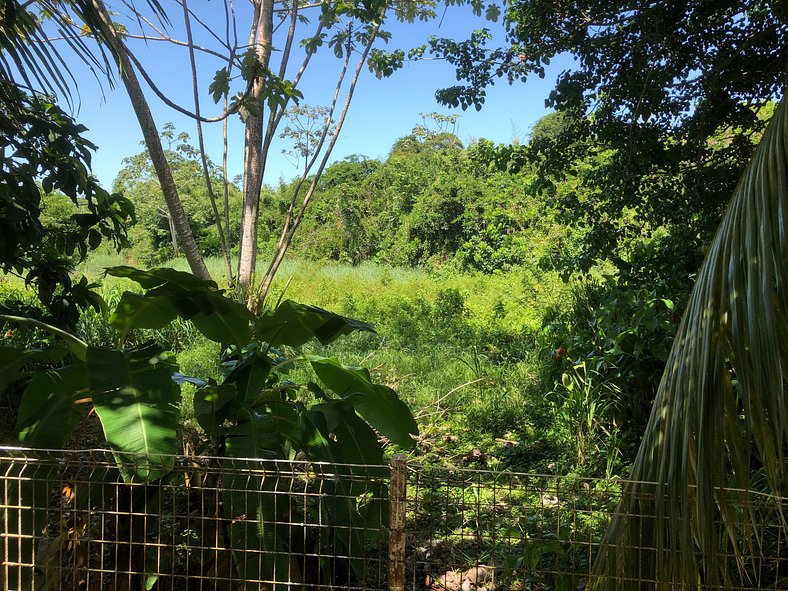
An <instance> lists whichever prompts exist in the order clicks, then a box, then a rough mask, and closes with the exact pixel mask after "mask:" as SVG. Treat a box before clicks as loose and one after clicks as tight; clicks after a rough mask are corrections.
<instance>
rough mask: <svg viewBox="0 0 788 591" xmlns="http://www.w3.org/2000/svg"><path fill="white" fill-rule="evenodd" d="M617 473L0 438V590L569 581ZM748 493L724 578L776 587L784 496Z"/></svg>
mask: <svg viewBox="0 0 788 591" xmlns="http://www.w3.org/2000/svg"><path fill="white" fill-rule="evenodd" d="M140 468H144V470H140ZM145 470H147V471H148V472H147V473H148V474H153V473H155V472H156V471H157V470H158V472H159V473H166V476H164V477H162V478H157V479H155V480H153V481H149V482H147V483H144V482H140V481H135V478H134V475H139V474H140V473H143V474H144V473H146V472H145ZM149 480H152V479H149ZM624 484H625V482H624V481H620V480H600V479H588V478H577V477H558V476H539V475H529V474H519V473H512V472H504V471H498V472H496V471H490V470H472V469H452V468H445V467H429V466H418V465H413V464H408V463H406V461H405V460H404V458H396V459H395V460H393V461H392V462H391V464H390V465H384V466H359V465H345V464H342V465H339V464H324V463H318V462H299V461H284V460H272V459H232V458H217V457H204V456H199V457H176V456H164V457H157V459H156V463H155V465H152V464H151V462H150V460H149V459H143V458H134V457H130V456H124V455H122V454H118V453H113V452H110V451H105V450H89V451H62V450H23V449H18V448H0V518H1V519H2V523H1V524H0V557H2V561H3V564H2V569H0V589H6V590H8V591H27V590H29V589H35V590H45V591H49V590H59V591H71V590H87V591H105V590H106V591H132V590H134V591H136V590H138V589H144V590H147V591H163V590H167V591H171V590H172V591H175V590H200V591H252V590H254V591H259V590H263V589H266V590H270V591H289V590H293V591H295V590H299V591H302V590H303V591H312V590H315V591H317V590H322V589H326V590H327V589H332V590H333V589H347V590H359V591H362V590H377V589H380V590H382V589H388V590H390V591H404V590H405V589H408V590H410V591H417V590H427V589H430V590H434V591H526V590H548V589H556V590H582V589H584V588H586V587H587V586H589V583H590V582H591V580H592V579H591V575H590V573H591V566H592V563H593V560H594V557H595V555H596V552H597V549H598V546H599V543H600V541H601V539H602V538H603V536H604V533H605V531H606V528H607V525H608V523H609V521H610V518H611V517H612V515H613V514H614V512H615V510H616V507H617V505H618V502H619V500H620V498H621V494H622V493H621V491H622V488H623V487H624ZM746 498H747V499H748V501H747V503H748V505H747V506H746V507H745V506H740V507H737V509H738V510H739V511H740V513H741V514H742V515H744V514H748V515H755V516H756V517H757V518H758V519H759V520H760V522H761V524H762V525H763V527H762V528H760V538H759V543H758V545H757V546H756V547H755V548H756V550H757V551H756V552H751V553H750V555H748V556H746V557H745V558H744V564H739V565H736V564H735V562H734V560H733V557H732V556H727V558H729V559H730V562H731V572H732V573H733V578H732V579H731V581H733V582H732V583H731V582H730V581H729V583H728V584H727V585H726V587H725V588H726V589H737V590H742V591H743V590H750V589H788V550H786V546H785V542H786V541H787V540H786V539H785V536H786V531H785V526H784V523H783V521H782V511H783V509H784V507H785V499H784V498H782V497H775V496H772V495H759V494H754V495H748V496H747V497H746ZM645 550H648V549H647V548H646V549H645ZM740 567H743V568H740ZM630 581H631V579H630ZM638 582H639V583H640V584H642V585H643V586H642V588H644V589H646V588H649V586H650V588H653V581H649V580H648V578H647V577H643V578H639V579H638ZM704 588H712V587H704Z"/></svg>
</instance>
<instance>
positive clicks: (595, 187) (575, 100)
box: [431, 0, 788, 289]
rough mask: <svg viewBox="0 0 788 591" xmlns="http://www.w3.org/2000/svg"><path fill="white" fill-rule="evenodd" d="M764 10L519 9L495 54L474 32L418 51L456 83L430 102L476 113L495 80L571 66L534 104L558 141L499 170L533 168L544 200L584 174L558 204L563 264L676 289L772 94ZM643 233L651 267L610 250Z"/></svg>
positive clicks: (778, 26) (674, 6) (760, 4)
mask: <svg viewBox="0 0 788 591" xmlns="http://www.w3.org/2000/svg"><path fill="white" fill-rule="evenodd" d="M778 6H779V4H778V3H774V2H769V1H766V0H760V1H757V2H745V1H743V0H724V1H721V2H720V1H713V2H712V1H708V0H693V1H691V2H689V3H686V2H685V3H676V2H667V3H649V2H638V3H635V4H632V3H627V2H620V1H616V0H585V1H583V2H577V3H570V4H566V3H555V2H544V1H542V0H520V1H517V2H513V3H511V4H509V5H508V6H507V8H506V12H505V22H506V25H507V30H508V40H509V42H510V44H509V46H507V47H504V48H499V49H488V48H487V44H488V42H489V41H488V36H484V35H481V34H480V35H477V36H476V38H474V39H472V40H469V41H468V42H464V43H457V42H453V41H451V40H446V39H434V40H433V41H432V43H431V49H432V51H433V52H434V53H437V54H439V55H442V56H444V57H446V58H447V59H448V60H449V61H450V62H452V63H454V64H455V65H456V66H457V74H458V77H459V78H461V79H462V80H463V81H464V82H465V83H464V84H460V85H458V86H455V87H452V88H448V89H444V90H442V91H439V92H438V94H437V97H438V99H439V101H441V102H443V103H445V104H449V105H453V106H461V107H463V108H466V107H468V106H471V105H473V106H476V107H480V106H481V105H482V103H483V101H484V90H485V87H486V86H487V85H490V84H493V83H494V82H495V81H496V80H498V79H499V78H503V79H505V80H507V81H509V82H510V83H512V82H514V81H516V80H527V79H528V77H529V76H532V75H539V76H544V75H545V73H546V65H547V64H549V63H550V61H551V60H552V59H554V58H555V57H556V56H558V55H559V54H562V53H569V54H571V55H572V56H574V57H575V59H576V61H575V65H574V66H573V67H571V68H569V69H567V70H566V71H564V72H563V73H561V74H560V75H559V76H558V80H557V83H556V86H555V89H554V90H553V92H552V93H551V94H550V96H549V97H548V99H547V101H546V103H547V106H549V107H553V108H555V109H556V111H557V112H558V113H561V115H560V116H561V117H563V121H562V122H561V126H560V127H561V131H562V133H559V134H557V135H552V136H548V137H545V136H544V135H540V134H536V136H535V137H534V138H532V139H533V140H534V141H532V142H531V144H530V145H529V146H522V147H519V148H515V149H512V148H508V152H509V154H510V155H511V154H512V152H514V155H513V157H512V158H508V160H509V165H511V164H512V163H515V164H516V163H517V162H523V161H530V162H536V163H538V164H539V166H540V171H541V176H542V177H543V179H544V182H543V183H542V185H541V186H542V188H545V187H547V188H549V187H550V186H552V184H554V183H555V182H556V181H557V180H561V179H565V178H567V177H571V176H573V175H576V174H577V172H578V161H584V162H586V163H590V165H591V168H590V169H589V170H588V171H587V172H586V173H585V174H584V175H583V178H582V181H583V187H582V191H578V192H576V193H575V194H573V195H569V196H567V198H565V199H564V200H563V201H562V202H561V206H562V207H563V209H564V214H565V219H566V222H567V223H573V224H575V225H578V226H584V227H585V228H586V237H585V239H584V240H583V244H584V248H583V250H582V251H581V252H580V253H579V256H577V257H573V258H571V259H568V260H565V261H563V265H565V266H571V267H572V268H573V269H580V270H582V271H585V270H588V269H589V268H590V267H591V266H592V265H593V264H595V262H597V261H599V260H603V259H606V258H607V259H611V260H612V261H613V262H614V263H615V264H616V265H617V266H618V268H619V271H620V272H621V273H622V274H624V275H626V274H628V273H630V272H631V273H633V274H635V275H638V274H641V275H642V274H646V275H648V274H649V269H648V267H652V268H653V267H656V268H660V267H662V268H665V267H667V268H670V269H671V270H672V271H671V272H673V273H675V272H676V270H677V269H680V268H681V269H684V274H685V277H686V279H685V281H684V284H685V286H686V285H688V283H689V279H688V277H689V275H690V274H692V273H694V272H695V270H696V269H697V267H698V265H699V264H700V261H701V257H702V253H703V252H704V249H705V247H706V246H707V245H708V243H709V241H710V239H711V236H712V235H713V232H714V229H715V228H716V226H717V224H718V222H719V220H720V217H721V215H722V212H723V209H724V206H725V204H726V202H727V199H728V197H729V196H730V194H731V192H732V190H733V188H734V186H735V184H736V182H737V179H738V178H739V177H740V175H741V173H742V171H743V170H744V167H745V166H746V164H747V162H748V161H749V159H750V157H751V155H752V153H753V150H754V146H755V142H754V139H757V137H758V136H759V134H760V133H762V131H763V129H764V126H765V124H766V121H767V120H768V117H767V116H761V115H760V112H761V110H763V108H764V106H766V105H768V103H769V102H770V101H772V100H774V99H775V97H778V96H779V94H780V91H781V88H782V83H783V79H784V75H785V64H786V59H788V53H786V51H788V50H787V49H786V48H788V44H787V43H786V41H788V25H787V24H786V21H785V18H784V16H785V15H784V13H780V12H779V10H778V8H777V7H778ZM542 127H544V126H542ZM626 212H630V213H631V212H634V215H629V216H626V215H624V214H625V213H626ZM656 228H667V229H668V230H669V233H670V239H669V240H666V241H665V242H663V244H662V246H661V254H660V255H659V257H658V258H657V259H652V260H649V261H646V262H645V263H643V264H640V263H639V261H637V260H635V259H636V258H637V253H636V252H631V251H627V250H626V249H622V248H621V247H620V244H621V243H622V241H623V242H626V241H627V240H629V239H630V238H631V237H636V236H641V235H648V234H650V233H651V232H653V231H654V229H656ZM649 280H650V281H654V280H655V278H654V276H653V274H652V275H651V277H650V278H649ZM685 289H686V287H685Z"/></svg>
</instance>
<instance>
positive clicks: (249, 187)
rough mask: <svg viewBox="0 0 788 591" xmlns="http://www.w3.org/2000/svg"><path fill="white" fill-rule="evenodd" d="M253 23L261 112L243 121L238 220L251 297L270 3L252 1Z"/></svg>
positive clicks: (255, 87)
mask: <svg viewBox="0 0 788 591" xmlns="http://www.w3.org/2000/svg"><path fill="white" fill-rule="evenodd" d="M254 1H255V11H254V12H255V19H254V22H253V23H252V30H251V33H250V35H249V44H250V46H252V47H254V48H255V51H256V53H257V63H258V67H259V68H260V70H261V71H259V72H258V75H257V77H256V78H255V79H254V81H253V82H252V92H251V96H252V98H253V100H254V102H255V104H256V105H257V107H258V108H259V109H260V111H261V112H259V113H250V114H249V116H248V118H247V120H246V136H245V149H244V202H243V214H242V218H241V243H240V253H239V260H238V284H239V286H240V288H241V292H242V295H243V296H244V298H247V297H249V296H250V295H251V287H252V284H253V282H254V268H255V263H256V262H257V233H258V215H259V210H260V191H261V189H262V185H263V170H264V169H265V157H266V154H265V151H264V150H263V116H262V109H263V100H262V97H263V89H264V85H265V72H264V71H265V70H266V69H267V68H268V63H269V61H270V59H271V43H272V39H273V28H274V21H273V16H274V3H273V0H254Z"/></svg>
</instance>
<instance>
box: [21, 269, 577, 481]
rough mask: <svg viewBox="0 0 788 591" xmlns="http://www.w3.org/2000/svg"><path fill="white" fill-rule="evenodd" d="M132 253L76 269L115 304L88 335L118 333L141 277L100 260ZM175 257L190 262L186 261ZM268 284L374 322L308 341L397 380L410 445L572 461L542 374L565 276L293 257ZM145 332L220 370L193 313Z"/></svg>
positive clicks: (511, 458) (97, 340) (515, 460)
mask: <svg viewBox="0 0 788 591" xmlns="http://www.w3.org/2000/svg"><path fill="white" fill-rule="evenodd" d="M125 263H126V261H125V260H124V259H122V258H121V257H118V256H117V255H114V256H110V255H93V256H91V257H90V258H89V259H88V261H86V262H85V263H83V264H82V265H81V266H80V268H79V269H78V272H80V273H84V274H85V275H87V276H88V277H89V278H90V279H92V280H97V281H101V283H102V286H101V288H100V293H101V294H102V295H103V297H104V299H105V300H106V301H107V303H108V311H105V312H104V313H102V314H98V313H95V312H93V311H88V312H87V313H85V314H84V315H83V317H82V319H81V321H80V326H79V332H80V336H81V337H82V338H84V339H85V340H87V341H88V342H90V343H93V344H102V343H112V342H115V341H116V340H117V338H118V335H117V334H115V333H114V331H113V330H112V329H110V328H109V327H108V324H107V319H108V314H109V311H111V309H112V307H113V304H114V303H115V302H117V300H118V298H119V297H120V293H121V292H122V291H123V290H124V289H132V290H133V289H138V288H137V286H136V284H133V283H131V282H129V281H126V280H119V279H116V278H113V277H106V278H105V277H103V270H104V268H105V267H108V266H113V265H118V264H125ZM208 263H209V269H210V270H211V272H212V274H213V276H214V277H215V278H216V279H217V282H218V283H219V284H220V285H222V283H224V284H225V285H226V281H225V280H223V278H222V270H223V267H224V265H223V263H222V261H220V260H209V261H208ZM171 266H173V267H175V268H177V269H182V270H186V269H187V267H186V263H185V261H183V260H175V261H172V262H171ZM11 283H12V284H13V285H14V286H15V289H19V288H21V284H19V283H17V282H11ZM6 287H7V288H8V284H7V285H6ZM271 293H272V294H273V295H272V298H271V299H272V302H271V303H275V302H276V300H277V299H278V298H280V297H282V298H287V299H293V300H295V301H298V302H301V303H306V304H312V305H316V306H320V307H323V308H326V309H328V310H331V311H334V312H338V313H341V314H344V315H347V316H351V317H354V318H358V319H361V320H364V321H367V322H370V323H372V324H373V325H374V326H375V329H376V333H374V334H371V333H357V334H353V335H350V336H347V337H343V338H341V339H339V340H338V341H336V342H334V343H332V344H331V345H329V346H327V347H322V346H320V345H319V344H309V345H307V346H305V348H304V352H307V353H310V352H311V353H319V354H322V355H328V356H333V357H337V358H338V359H339V360H340V361H341V362H342V363H344V364H347V365H363V366H365V367H368V368H369V369H370V371H371V372H372V375H373V377H374V378H375V379H376V380H377V381H380V382H382V383H385V384H387V385H389V386H391V387H393V388H394V389H396V390H397V391H398V393H399V394H400V396H401V397H402V398H403V399H404V400H405V401H406V402H407V403H408V404H409V405H410V406H411V408H412V410H413V412H414V414H415V415H416V417H417V419H418V422H419V425H420V429H421V432H422V434H421V438H420V441H419V446H418V448H417V450H416V452H414V453H417V454H420V455H422V456H424V458H425V459H428V458H432V457H434V458H435V459H436V460H440V461H441V462H444V463H445V462H450V463H457V464H458V465H464V464H466V463H467V462H478V461H481V462H483V463H485V464H487V465H490V464H497V463H500V462H503V463H505V464H507V465H512V466H513V467H517V468H518V469H528V470H534V471H550V472H553V471H560V470H562V469H564V470H566V469H569V468H570V466H569V465H568V464H567V463H566V462H568V459H566V460H565V459H563V458H568V456H571V454H566V453H564V451H565V450H562V449H561V446H562V443H561V439H563V437H559V436H558V434H557V433H556V425H555V422H554V420H553V417H554V411H553V408H552V406H551V402H550V399H549V396H547V394H548V391H549V388H550V386H549V385H546V384H545V383H543V380H542V379H541V376H540V367H541V364H540V359H543V358H544V355H550V354H551V353H550V352H548V351H544V350H542V344H541V341H540V331H541V325H542V318H543V317H544V313H545V310H546V309H548V308H550V307H555V306H560V305H561V303H562V299H563V298H565V297H566V287H565V286H564V284H562V283H561V282H560V280H559V279H558V278H557V277H555V276H553V275H550V274H545V273H541V272H531V271H528V270H520V271H514V272H510V273H501V274H494V275H481V274H458V273H453V272H444V271H440V270H438V271H426V270H420V269H403V268H393V267H388V266H385V265H377V264H371V263H367V264H363V265H360V266H357V267H352V266H347V265H340V264H318V263H314V262H309V261H298V260H297V261H290V262H287V263H286V264H284V265H283V266H282V268H281V269H280V272H279V275H278V277H277V279H276V281H275V283H274V286H273V289H272V291H271ZM140 332H141V334H138V335H136V336H135V338H136V339H137V340H146V339H151V338H152V339H155V340H157V341H159V342H160V343H161V344H163V345H164V346H166V347H167V348H171V349H173V350H175V351H176V352H177V353H178V360H179V363H180V367H181V371H182V372H183V373H186V374H189V375H195V376H200V377H203V378H208V377H214V378H218V373H219V366H218V350H217V347H216V345H215V344H214V343H211V342H209V341H207V340H206V339H204V338H203V337H202V336H201V335H200V334H199V333H198V332H197V331H196V330H195V329H194V328H193V327H191V325H190V324H189V323H187V322H183V321H176V322H174V323H173V324H172V325H170V326H169V327H168V328H166V329H163V330H161V331H156V332H153V331H140ZM293 379H294V380H299V379H308V378H307V376H306V375H304V376H300V375H294V376H293ZM184 410H185V411H186V414H188V409H184Z"/></svg>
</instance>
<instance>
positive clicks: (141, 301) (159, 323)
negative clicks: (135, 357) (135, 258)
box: [109, 291, 177, 333]
mask: <svg viewBox="0 0 788 591" xmlns="http://www.w3.org/2000/svg"><path fill="white" fill-rule="evenodd" d="M176 316H177V312H176V310H175V307H174V306H173V304H172V302H171V301H170V299H169V298H163V297H153V296H151V297H148V296H144V295H140V294H137V293H132V292H130V291H125V292H123V295H122V296H121V297H120V301H119V302H118V305H117V306H116V308H115V311H114V312H113V313H112V315H111V316H110V317H109V324H110V326H112V327H113V328H116V329H117V330H119V331H121V332H123V333H125V332H128V331H129V330H131V329H134V328H151V329H154V330H155V329H159V328H164V327H165V326H167V325H168V324H169V323H170V322H172V321H173V320H174V319H175V317H176Z"/></svg>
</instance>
